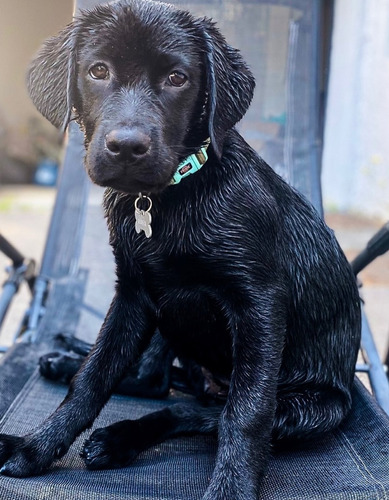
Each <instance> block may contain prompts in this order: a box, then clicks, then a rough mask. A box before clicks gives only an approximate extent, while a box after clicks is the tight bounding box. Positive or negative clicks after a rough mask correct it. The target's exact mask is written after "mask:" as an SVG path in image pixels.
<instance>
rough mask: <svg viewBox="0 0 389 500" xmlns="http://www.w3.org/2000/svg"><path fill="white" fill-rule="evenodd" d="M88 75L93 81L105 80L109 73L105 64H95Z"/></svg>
mask: <svg viewBox="0 0 389 500" xmlns="http://www.w3.org/2000/svg"><path fill="white" fill-rule="evenodd" d="M89 74H90V76H91V77H92V78H93V79H94V80H106V79H107V78H108V76H109V71H108V68H107V66H106V65H105V64H95V65H94V66H92V67H91V69H90V70H89Z"/></svg>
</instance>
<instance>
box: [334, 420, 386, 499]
mask: <svg viewBox="0 0 389 500" xmlns="http://www.w3.org/2000/svg"><path fill="white" fill-rule="evenodd" d="M336 434H337V437H338V439H339V440H340V441H342V442H343V443H344V444H345V449H346V451H347V453H348V455H349V456H350V458H351V460H352V461H353V462H354V463H355V465H356V467H357V469H358V470H359V472H360V473H361V475H362V476H363V477H364V478H365V480H366V481H367V482H368V483H369V484H370V485H371V486H373V487H374V490H375V493H376V494H377V499H378V500H388V497H387V495H386V491H385V486H384V484H383V483H382V482H381V481H380V480H379V479H377V478H376V477H374V476H373V474H372V473H371V472H370V470H369V469H368V467H367V465H366V464H365V462H364V461H363V459H362V457H361V456H360V455H359V454H358V452H357V451H356V449H355V448H354V446H353V445H352V443H351V441H350V440H349V439H348V437H347V436H346V434H344V433H343V432H342V431H341V430H339V429H338V432H337V433H336ZM361 467H362V468H363V469H364V471H363V470H362V468H361ZM377 487H378V488H377ZM379 490H382V493H383V494H384V496H383V497H381V496H380V491H379Z"/></svg>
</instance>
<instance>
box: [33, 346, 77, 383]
mask: <svg viewBox="0 0 389 500" xmlns="http://www.w3.org/2000/svg"><path fill="white" fill-rule="evenodd" d="M83 360H84V358H83V357H82V356H79V355H77V354H72V355H70V354H62V353H60V352H51V353H49V354H45V355H44V356H41V357H40V359H39V371H40V374H41V375H42V376H43V377H45V378H48V379H50V380H58V381H60V382H64V383H69V382H70V380H71V379H72V378H73V376H74V375H75V374H76V373H77V371H78V370H79V368H80V366H81V364H82V362H83Z"/></svg>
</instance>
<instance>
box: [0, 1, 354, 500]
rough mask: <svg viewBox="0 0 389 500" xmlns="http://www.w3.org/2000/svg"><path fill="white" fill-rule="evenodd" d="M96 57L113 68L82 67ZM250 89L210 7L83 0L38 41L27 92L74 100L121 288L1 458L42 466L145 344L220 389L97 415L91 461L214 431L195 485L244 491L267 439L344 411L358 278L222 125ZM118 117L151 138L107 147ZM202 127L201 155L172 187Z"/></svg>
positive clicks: (324, 231) (297, 432)
mask: <svg viewBox="0 0 389 500" xmlns="http://www.w3.org/2000/svg"><path fill="white" fill-rule="evenodd" d="M97 62H100V63H101V62H105V63H106V64H107V65H108V66H109V69H110V79H109V80H103V81H101V80H99V81H95V80H92V79H91V78H90V77H89V75H88V70H89V67H90V66H91V65H93V64H95V63H97ZM174 70H179V71H180V72H183V73H185V74H186V75H187V76H188V82H187V84H185V85H184V86H183V87H172V86H170V85H169V84H168V80H167V78H168V76H169V74H170V73H171V72H172V71H174ZM253 89H254V81H253V77H252V75H251V73H250V71H249V69H248V68H247V66H246V64H245V63H244V61H243V60H242V57H241V55H240V54H239V52H237V51H235V50H234V49H232V48H231V47H229V46H228V45H227V44H226V42H225V40H224V39H223V37H222V36H221V35H220V33H219V32H218V30H217V29H216V28H215V26H214V25H213V24H212V23H211V22H210V21H209V20H208V19H194V18H193V17H192V16H191V15H190V14H188V13H186V12H183V11H179V10H176V9H174V8H171V7H169V6H166V5H163V4H158V3H156V4H154V3H152V2H141V1H134V2H131V1H128V2H127V1H123V2H120V3H115V4H111V5H110V6H103V7H98V8H96V9H95V10H94V11H92V12H90V13H84V14H82V15H80V16H79V18H77V19H76V20H75V21H74V22H73V23H72V24H71V25H70V26H68V27H67V28H66V29H65V30H64V31H63V32H61V33H60V34H59V35H58V36H57V37H55V38H52V39H50V40H48V41H47V42H46V45H45V46H44V47H43V49H42V50H41V52H40V53H39V54H38V56H37V58H36V59H35V61H34V63H33V64H32V66H31V69H30V73H29V90H30V94H31V97H32V99H33V101H34V103H35V104H36V106H37V107H38V109H39V110H40V111H41V112H42V113H43V114H44V115H45V116H46V117H47V118H48V119H49V120H50V121H52V123H54V124H55V125H57V126H62V125H63V124H66V123H67V121H68V120H69V117H70V115H71V113H72V108H73V112H74V113H75V114H76V116H77V119H78V121H79V123H80V124H81V126H82V128H83V130H84V132H85V145H86V158H85V164H86V168H87V170H88V172H89V175H90V176H91V178H92V180H93V181H94V182H96V183H98V184H101V185H104V186H108V189H107V191H106V195H105V200H104V206H105V211H106V217H107V221H108V227H109V232H110V241H111V244H112V247H113V251H114V255H115V259H116V263H117V286H116V293H115V296H114V298H113V301H112V304H111V307H110V309H109V311H108V314H107V316H106V319H105V321H104V324H103V326H102V329H101V331H100V334H99V336H98V339H97V342H96V344H95V346H94V347H93V349H92V351H91V352H90V354H88V356H87V358H86V361H85V362H84V364H83V365H82V367H81V369H80V371H79V372H78V373H77V375H76V376H75V377H74V378H73V379H72V381H71V385H70V389H69V393H68V395H67V396H66V398H65V400H64V402H63V403H62V404H61V405H60V407H59V408H58V409H57V410H56V411H55V412H54V413H53V415H51V416H50V417H49V418H48V419H47V420H46V421H45V422H44V423H43V424H42V425H41V426H40V427H38V429H36V430H35V431H34V432H32V433H31V434H29V435H28V436H25V437H23V438H15V437H4V436H3V438H2V439H3V441H2V445H1V447H0V461H1V463H2V464H3V467H2V469H1V472H2V473H3V474H7V475H12V476H27V475H32V474H37V473H40V472H41V471H43V470H44V469H46V468H47V467H49V465H50V464H51V463H52V461H53V460H54V459H56V458H57V457H59V456H62V455H63V454H64V453H65V452H66V451H67V449H68V448H69V446H70V445H71V443H72V442H73V441H74V439H75V438H76V436H78V435H79V434H80V433H81V432H82V431H83V430H84V429H85V428H87V427H89V426H90V425H91V424H92V423H93V421H94V420H95V418H96V416H97V415H98V413H99V412H100V410H101V408H102V406H103V405H104V404H105V403H106V401H107V400H108V398H109V397H110V395H111V393H112V391H113V389H114V388H115V386H116V385H117V384H118V383H119V381H120V380H121V378H122V377H123V375H124V374H125V373H126V372H127V370H128V369H129V367H131V366H133V365H134V364H135V363H136V362H137V361H138V360H139V358H140V356H141V354H142V353H143V352H146V353H147V350H148V349H149V350H150V349H151V351H152V352H154V353H155V351H157V352H158V350H159V349H162V351H163V352H162V354H164V355H166V353H167V352H171V351H170V349H172V350H173V353H174V356H178V357H180V358H182V359H189V360H192V361H193V362H194V363H195V365H196V366H202V367H205V368H206V369H208V370H209V371H210V372H212V373H213V374H214V375H215V377H219V378H229V379H230V386H229V393H228V397H227V400H226V402H225V405H219V406H218V405H216V406H211V407H201V406H198V407H197V406H192V405H189V406H185V405H178V406H173V407H170V408H168V409H166V410H163V411H162V412H159V413H157V414H152V415H149V416H146V417H143V419H141V421H140V422H138V424H134V422H132V421H125V422H120V423H118V424H115V425H113V426H110V427H108V428H107V429H103V430H98V431H96V432H94V433H93V435H92V436H91V437H90V438H89V439H88V440H87V441H86V444H85V447H84V451H83V456H84V459H85V462H86V465H87V466H88V467H89V468H91V469H94V468H107V467H117V466H123V465H127V464H129V463H130V462H131V461H132V460H133V459H135V458H136V456H137V454H138V453H139V451H141V450H142V449H144V448H145V447H148V446H152V445H153V444H154V443H156V442H158V441H160V440H162V439H165V438H167V437H172V436H175V435H178V434H182V433H193V432H216V431H217V432H218V440H219V447H218V453H217V458H216V466H215V470H214V473H213V476H212V478H211V481H210V484H209V487H208V489H207V491H206V492H205V494H204V497H203V499H207V500H209V499H212V500H216V499H219V500H250V499H255V498H256V492H257V489H258V485H259V482H260V479H261V477H262V475H263V473H264V470H265V467H266V462H267V458H268V453H269V448H270V446H269V443H270V440H271V438H272V437H273V438H274V439H275V440H276V439H278V440H291V439H296V438H297V439H298V438H309V437H317V436H319V435H322V434H323V433H325V432H327V431H329V430H331V429H333V428H335V427H336V426H338V425H339V423H340V422H341V421H342V420H343V419H344V418H345V416H346V415H347V413H348V411H349V409H350V405H351V400H350V388H351V385H352V382H353V376H354V365H355V361H356V354H357V350H358V346H359V336H360V311H359V298H358V292H357V287H356V284H355V280H354V277H353V275H352V272H351V270H350V267H349V265H348V263H347V262H346V259H345V257H344V255H343V253H342V251H341V250H340V248H339V246H338V244H337V242H336V240H335V238H334V236H333V234H332V232H331V231H330V230H329V229H328V228H327V227H326V226H325V224H324V223H323V222H322V220H321V219H320V217H319V216H318V215H317V214H316V212H315V211H314V210H313V208H312V207H311V206H310V205H309V204H308V203H307V202H306V201H305V200H304V199H303V198H302V197H301V196H300V195H299V194H298V193H296V192H295V191H294V190H293V189H292V188H290V187H289V186H288V185H287V184H286V183H285V182H283V181H282V180H281V179H280V178H279V177H278V176H277V175H276V174H275V173H274V172H273V170H272V169H271V168H270V167H269V166H268V165H267V164H266V163H265V162H264V161H263V160H262V159H261V158H259V157H258V155H257V154H256V153H255V152H254V151H253V150H252V149H251V148H250V146H249V145H248V144H247V143H246V142H245V141H244V140H243V138H242V137H241V136H240V135H239V134H238V132H237V131H236V130H235V129H234V128H233V127H234V125H235V123H236V122H237V121H239V120H240V118H241V117H242V116H243V115H244V113H245V112H246V110H247V108H248V106H249V103H250V100H251V97H252V93H253ZM259 91H260V89H259ZM116 129H120V130H122V129H124V130H127V131H128V130H130V131H131V133H132V132H133V131H136V132H137V133H138V132H141V133H142V134H143V137H144V136H147V137H149V138H150V142H151V146H150V148H149V150H148V151H147V153H146V154H144V155H142V156H141V158H137V159H133V158H132V159H131V160H128V159H127V160H125V159H123V158H120V157H119V158H117V157H115V156H114V155H111V154H109V152H107V148H106V147H105V138H106V135H107V134H108V133H109V132H110V131H112V130H116ZM207 137H210V138H211V146H210V148H209V160H208V162H207V163H206V165H205V166H204V167H203V168H202V170H201V171H200V172H198V173H196V174H195V175H192V176H190V177H188V178H186V179H184V180H183V181H182V182H181V183H180V184H179V185H177V186H169V182H170V179H171V176H172V174H173V172H174V171H175V169H176V168H177V165H178V163H179V162H180V161H181V160H182V159H183V158H184V157H186V155H188V154H189V153H191V152H194V151H196V150H197V149H198V148H199V147H200V146H201V144H202V143H203V141H205V140H206V139H207ZM138 191H142V192H144V193H149V196H150V197H151V199H152V201H153V208H152V216H153V223H152V226H153V236H152V237H151V238H150V239H146V238H145V236H144V234H136V232H135V230H134V200H135V197H136V195H137V193H138ZM157 328H158V332H157V333H155V332H156V329H157ZM155 335H157V336H158V337H159V338H157V340H155V338H156V337H154V340H153V336H155ZM150 342H151V344H150ZM153 343H155V346H156V347H155V346H154V347H155V349H154V347H153ZM165 343H167V344H166V345H167V346H168V348H166V350H164V349H165V348H164V345H165ZM150 346H151V347H150ZM143 359H144V358H143ZM147 359H148V358H147V355H146V361H147ZM170 361H171V360H170ZM146 364H147V363H146ZM170 365H171V363H170V362H169V363H167V364H166V366H170ZM152 366H155V365H153V364H152V363H151V364H150V363H149V368H150V370H151V372H152V371H153V368H152ZM162 371H163V370H162ZM146 372H147V370H146ZM151 372H150V371H149V372H148V373H149V374H150V373H151ZM134 427H135V428H136V429H137V431H135V432H134ZM141 430H142V432H141ZM172 474H174V471H172ZM188 479H190V478H188Z"/></svg>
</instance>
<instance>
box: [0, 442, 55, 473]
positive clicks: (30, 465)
mask: <svg viewBox="0 0 389 500" xmlns="http://www.w3.org/2000/svg"><path fill="white" fill-rule="evenodd" d="M0 465H1V468H0V473H1V474H3V475H4V476H12V477H27V476H33V475H36V474H39V473H41V472H42V471H43V470H44V469H46V468H47V467H48V466H49V465H50V461H49V462H48V463H47V457H44V460H43V461H42V460H40V456H39V455H38V453H37V451H36V449H35V448H34V447H33V446H31V445H30V444H29V443H28V441H27V438H23V437H17V436H10V435H7V434H0Z"/></svg>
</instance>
